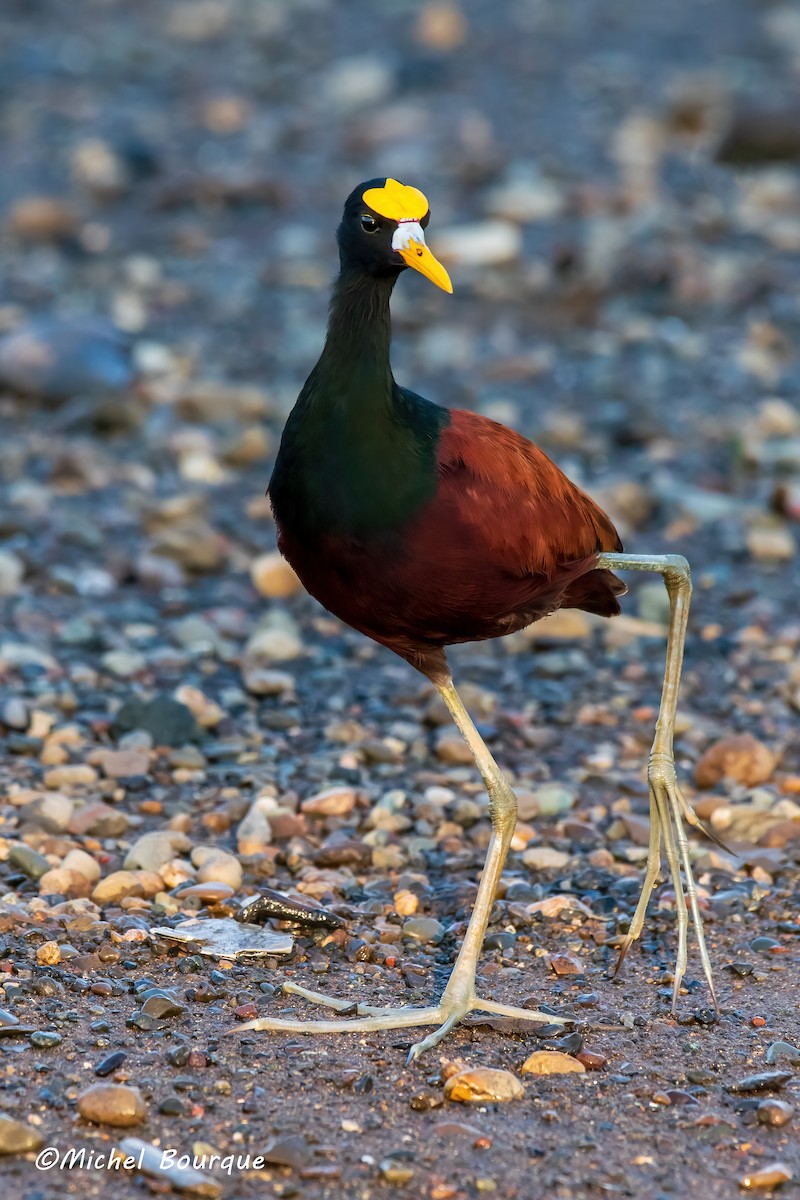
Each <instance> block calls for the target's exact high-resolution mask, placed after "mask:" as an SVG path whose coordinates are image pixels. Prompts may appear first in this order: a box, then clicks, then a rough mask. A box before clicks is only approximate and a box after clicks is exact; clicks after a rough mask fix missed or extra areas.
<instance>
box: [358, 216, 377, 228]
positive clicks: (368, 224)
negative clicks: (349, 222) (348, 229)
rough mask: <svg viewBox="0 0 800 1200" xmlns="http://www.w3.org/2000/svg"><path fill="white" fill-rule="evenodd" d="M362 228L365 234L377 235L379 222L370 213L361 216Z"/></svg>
mask: <svg viewBox="0 0 800 1200" xmlns="http://www.w3.org/2000/svg"><path fill="white" fill-rule="evenodd" d="M361 228H362V229H363V230H364V232H365V233H377V232H378V222H377V221H376V220H375V218H374V217H372V216H370V214H369V213H362V214H361Z"/></svg>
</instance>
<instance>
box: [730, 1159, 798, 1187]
mask: <svg viewBox="0 0 800 1200" xmlns="http://www.w3.org/2000/svg"><path fill="white" fill-rule="evenodd" d="M793 1178H794V1175H793V1172H792V1169H791V1167H789V1166H787V1165H786V1163H772V1164H771V1165H770V1166H768V1167H759V1168H758V1170H757V1171H751V1172H750V1173H749V1174H748V1175H743V1176H742V1178H741V1179H740V1180H739V1187H741V1188H753V1189H758V1190H764V1191H766V1190H767V1189H769V1188H776V1187H780V1185H781V1184H782V1183H788V1182H789V1181H790V1180H791V1179H793Z"/></svg>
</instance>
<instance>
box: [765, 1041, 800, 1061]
mask: <svg viewBox="0 0 800 1200" xmlns="http://www.w3.org/2000/svg"><path fill="white" fill-rule="evenodd" d="M781 1059H787V1060H788V1061H789V1062H790V1063H792V1064H794V1065H800V1049H798V1047H797V1046H792V1045H791V1043H789V1042H773V1043H772V1044H771V1045H770V1046H768V1047H767V1062H768V1063H770V1064H772V1063H775V1062H780V1061H781Z"/></svg>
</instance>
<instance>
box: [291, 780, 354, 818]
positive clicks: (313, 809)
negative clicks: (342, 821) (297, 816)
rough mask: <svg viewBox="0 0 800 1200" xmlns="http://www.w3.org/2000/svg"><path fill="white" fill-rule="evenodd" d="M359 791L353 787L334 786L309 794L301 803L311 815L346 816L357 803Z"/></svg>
mask: <svg viewBox="0 0 800 1200" xmlns="http://www.w3.org/2000/svg"><path fill="white" fill-rule="evenodd" d="M357 799H358V793H357V792H356V791H354V789H353V788H348V787H334V788H328V789H327V791H324V792H317V793H316V795H314V796H309V797H308V798H307V799H305V800H304V801H303V802H302V804H301V805H300V809H301V811H302V812H304V813H307V814H308V816H310V817H346V816H347V814H348V813H351V812H352V811H353V809H354V808H355V805H356V800H357Z"/></svg>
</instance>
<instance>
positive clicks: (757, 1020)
mask: <svg viewBox="0 0 800 1200" xmlns="http://www.w3.org/2000/svg"><path fill="white" fill-rule="evenodd" d="M766 1023H767V1022H766V1019H765V1018H764V1017H753V1019H752V1021H751V1022H750V1024H751V1025H755V1027H756V1029H761V1028H762V1027H763V1026H764V1025H766Z"/></svg>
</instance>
